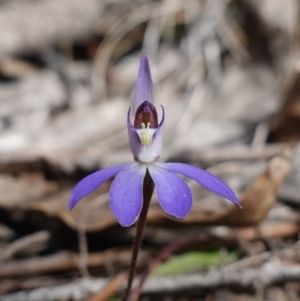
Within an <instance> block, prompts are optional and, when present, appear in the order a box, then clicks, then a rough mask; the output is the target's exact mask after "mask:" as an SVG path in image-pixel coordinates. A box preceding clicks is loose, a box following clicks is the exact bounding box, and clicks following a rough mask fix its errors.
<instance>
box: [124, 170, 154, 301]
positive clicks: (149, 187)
mask: <svg viewBox="0 0 300 301" xmlns="http://www.w3.org/2000/svg"><path fill="white" fill-rule="evenodd" d="M153 190H154V182H153V180H152V179H151V177H150V174H149V173H148V171H147V173H146V176H145V179H144V187H143V208H142V211H141V214H140V216H139V219H138V221H137V225H136V234H135V239H134V242H133V246H132V255H131V262H130V266H129V272H128V282H127V287H126V290H125V293H124V295H123V298H122V301H127V300H128V297H129V294H130V290H131V286H132V282H133V279H134V275H135V268H136V263H137V257H138V253H139V249H140V245H141V241H142V238H143V232H144V228H145V225H146V221H147V213H148V209H149V204H150V200H151V197H152V194H153Z"/></svg>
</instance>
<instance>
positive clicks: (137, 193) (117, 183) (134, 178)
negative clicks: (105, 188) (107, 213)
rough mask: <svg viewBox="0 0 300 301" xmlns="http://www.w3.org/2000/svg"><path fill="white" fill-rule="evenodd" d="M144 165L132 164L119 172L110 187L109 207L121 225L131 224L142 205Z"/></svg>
mask: <svg viewBox="0 0 300 301" xmlns="http://www.w3.org/2000/svg"><path fill="white" fill-rule="evenodd" d="M145 173H146V167H144V166H138V165H136V166H134V167H132V168H130V169H128V170H125V171H122V172H120V173H119V174H118V175H117V176H116V178H115V179H114V181H113V183H112V185H111V187H110V202H109V204H110V207H111V210H112V211H113V213H114V215H115V217H116V218H117V220H118V221H119V223H120V224H121V226H123V227H129V226H131V225H132V224H133V223H134V222H135V221H136V220H137V218H138V217H139V215H140V212H141V210H142V206H143V183H144V177H145Z"/></svg>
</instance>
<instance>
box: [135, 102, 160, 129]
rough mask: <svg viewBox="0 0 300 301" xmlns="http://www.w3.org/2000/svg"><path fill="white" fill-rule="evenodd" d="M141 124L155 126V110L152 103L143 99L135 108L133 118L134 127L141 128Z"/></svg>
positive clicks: (156, 124)
mask: <svg viewBox="0 0 300 301" xmlns="http://www.w3.org/2000/svg"><path fill="white" fill-rule="evenodd" d="M142 124H144V126H149V128H157V127H158V121H157V112H156V109H155V107H154V105H153V104H152V103H151V102H149V101H147V100H146V101H144V102H143V103H142V104H141V105H140V106H139V107H138V108H137V110H136V113H135V119H134V127H135V128H138V129H140V128H142Z"/></svg>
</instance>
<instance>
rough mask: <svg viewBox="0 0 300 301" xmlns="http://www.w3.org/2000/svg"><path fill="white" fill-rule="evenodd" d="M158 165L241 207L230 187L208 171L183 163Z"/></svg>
mask: <svg viewBox="0 0 300 301" xmlns="http://www.w3.org/2000/svg"><path fill="white" fill-rule="evenodd" d="M158 165H159V166H161V167H162V168H165V169H167V170H169V171H173V172H177V173H180V174H182V175H184V176H186V177H189V178H191V179H193V180H194V181H196V182H198V183H199V184H201V185H202V186H203V187H205V188H206V189H208V190H210V191H212V192H214V193H216V194H218V195H220V196H222V197H224V198H226V199H228V200H230V201H231V202H233V203H234V204H235V205H236V206H238V207H240V208H242V206H241V204H240V202H239V200H238V198H237V197H236V195H235V193H234V192H233V191H232V190H231V188H230V187H229V186H228V185H227V184H225V183H224V182H223V181H222V180H221V179H219V178H218V177H216V176H215V175H213V174H211V173H210V172H208V171H206V170H203V169H201V168H199V167H196V166H193V165H189V164H184V163H160V164H158Z"/></svg>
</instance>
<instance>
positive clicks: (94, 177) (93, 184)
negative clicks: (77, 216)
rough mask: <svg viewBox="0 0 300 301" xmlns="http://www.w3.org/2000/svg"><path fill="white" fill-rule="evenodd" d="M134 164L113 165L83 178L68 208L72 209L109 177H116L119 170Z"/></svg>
mask: <svg viewBox="0 0 300 301" xmlns="http://www.w3.org/2000/svg"><path fill="white" fill-rule="evenodd" d="M130 166H132V164H124V165H117V166H111V167H107V168H104V169H101V170H99V171H96V172H94V173H92V174H90V175H88V176H87V177H85V178H84V179H82V180H81V181H80V182H79V183H78V184H77V185H76V186H75V187H74V189H73V191H72V194H71V198H70V201H69V205H68V208H69V210H71V209H72V208H74V207H75V206H76V204H77V203H78V202H79V201H80V200H81V199H83V198H84V197H85V196H87V195H88V194H90V193H92V192H93V191H94V190H96V189H97V188H98V187H99V186H101V185H102V184H103V183H104V182H106V181H107V180H108V179H110V178H112V177H114V176H115V175H116V174H118V173H119V172H121V171H123V170H126V169H127V168H130Z"/></svg>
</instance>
